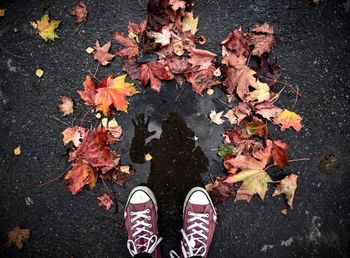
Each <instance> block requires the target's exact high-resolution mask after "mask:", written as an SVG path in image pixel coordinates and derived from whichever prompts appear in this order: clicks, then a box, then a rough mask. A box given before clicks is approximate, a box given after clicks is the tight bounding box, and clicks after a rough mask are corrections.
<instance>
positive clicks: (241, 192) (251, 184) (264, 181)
mask: <svg viewBox="0 0 350 258" xmlns="http://www.w3.org/2000/svg"><path fill="white" fill-rule="evenodd" d="M271 182H273V181H272V179H271V178H270V176H269V175H268V174H267V173H266V172H265V171H260V172H259V173H256V174H254V175H252V176H250V177H248V178H246V179H244V180H243V183H242V185H241V187H240V188H239V189H238V191H237V194H236V199H235V200H236V201H247V202H248V203H249V202H250V201H251V199H252V197H253V196H254V194H258V195H259V197H260V199H261V200H264V198H265V195H266V192H267V191H268V183H271Z"/></svg>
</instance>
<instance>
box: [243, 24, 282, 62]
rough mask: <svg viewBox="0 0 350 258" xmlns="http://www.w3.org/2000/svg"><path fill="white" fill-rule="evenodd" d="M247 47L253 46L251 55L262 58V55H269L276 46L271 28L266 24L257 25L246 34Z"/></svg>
mask: <svg viewBox="0 0 350 258" xmlns="http://www.w3.org/2000/svg"><path fill="white" fill-rule="evenodd" d="M247 40H248V44H249V46H254V48H253V51H252V55H257V56H262V55H263V54H264V53H266V52H267V53H269V52H271V50H272V49H273V47H274V46H275V44H276V39H275V36H274V35H273V27H272V26H270V25H269V24H267V23H264V24H262V25H257V26H255V27H254V28H253V29H251V30H250V33H247Z"/></svg>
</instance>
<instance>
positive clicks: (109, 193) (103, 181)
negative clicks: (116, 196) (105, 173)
mask: <svg viewBox="0 0 350 258" xmlns="http://www.w3.org/2000/svg"><path fill="white" fill-rule="evenodd" d="M101 179H102V183H103V185H104V187H105V189H106V191H107V193H108V195H109V196H112V194H111V192H110V191H109V189H108V187H107V185H106V183H105V180H104V179H103V178H101Z"/></svg>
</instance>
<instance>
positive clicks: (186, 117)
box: [0, 0, 350, 258]
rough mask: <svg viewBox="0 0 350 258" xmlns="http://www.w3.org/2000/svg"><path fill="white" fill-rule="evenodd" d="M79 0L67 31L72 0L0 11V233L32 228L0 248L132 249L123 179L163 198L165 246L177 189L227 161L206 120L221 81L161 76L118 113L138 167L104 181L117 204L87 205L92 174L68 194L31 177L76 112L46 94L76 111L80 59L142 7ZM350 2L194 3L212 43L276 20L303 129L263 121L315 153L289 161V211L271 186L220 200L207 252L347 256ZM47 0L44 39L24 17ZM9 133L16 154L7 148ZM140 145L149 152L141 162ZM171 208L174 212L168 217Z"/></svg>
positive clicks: (58, 163)
mask: <svg viewBox="0 0 350 258" xmlns="http://www.w3.org/2000/svg"><path fill="white" fill-rule="evenodd" d="M86 3H87V5H88V6H89V7H90V16H89V18H88V22H87V23H86V24H84V25H83V26H82V27H81V28H80V30H79V32H78V33H75V34H74V35H73V33H74V31H75V29H76V25H75V24H74V20H73V18H72V17H71V16H70V15H69V11H70V10H71V6H72V2H71V1H25V2H23V1H1V2H0V5H1V7H5V8H6V16H5V17H0V53H1V59H0V74H1V76H0V112H1V123H0V126H1V127H0V135H1V137H0V155H1V160H0V162H1V163H0V185H1V187H0V197H1V209H0V242H1V243H3V242H5V240H6V234H7V231H8V230H10V229H12V228H13V227H14V226H16V225H18V224H20V225H23V226H25V227H28V228H30V229H31V232H32V235H31V239H30V240H29V242H28V243H27V245H26V246H25V248H24V249H23V250H21V251H17V250H15V249H13V248H10V249H4V247H3V245H2V244H1V245H0V255H1V257H72V256H73V257H128V251H127V249H126V244H125V243H126V233H125V230H124V226H123V220H122V210H123V205H124V204H125V201H126V198H127V195H128V193H129V191H130V190H131V189H132V188H133V187H134V186H137V185H139V184H148V185H150V186H151V187H152V188H153V189H154V191H155V192H156V193H157V196H158V198H159V201H160V200H161V202H162V205H163V207H162V211H161V215H160V216H161V220H162V222H163V223H162V224H161V231H162V233H163V236H164V237H165V238H166V240H165V241H164V242H163V243H162V249H163V251H169V250H170V249H172V248H175V249H176V248H178V242H177V237H178V232H177V231H176V230H175V228H176V225H177V223H179V220H178V218H179V216H178V215H179V214H178V211H179V208H180V207H179V205H180V206H181V203H182V202H181V199H183V196H184V194H185V192H186V191H187V188H190V187H191V186H192V185H193V184H205V183H207V182H209V176H208V171H209V172H210V173H211V174H212V175H214V176H215V175H219V174H221V173H222V171H223V168H222V166H221V163H220V159H219V157H218V156H217V155H216V150H215V149H216V148H217V147H218V145H219V144H220V142H221V138H222V134H223V132H224V130H225V128H227V127H228V125H223V126H217V125H213V124H210V121H209V120H208V118H207V114H208V113H209V112H210V110H212V109H214V108H215V109H216V110H226V109H227V107H226V105H225V104H223V103H222V102H221V101H220V100H219V99H221V98H222V99H224V96H223V93H222V92H220V90H216V92H215V94H214V95H213V96H205V97H200V96H198V95H196V94H195V93H194V92H193V91H192V90H191V89H190V88H189V87H187V86H186V87H185V88H184V89H180V88H178V87H177V86H176V84H175V83H174V82H170V83H165V84H164V86H163V89H162V92H161V94H159V95H158V94H157V93H155V92H153V91H150V90H146V91H143V92H142V93H141V94H138V95H136V96H135V97H133V98H132V99H131V104H130V106H129V113H128V114H118V115H117V120H118V121H119V123H120V124H121V125H122V126H123V128H124V134H123V141H122V142H121V143H119V144H117V145H116V146H115V149H116V150H117V151H118V152H120V153H122V155H123V157H122V160H123V163H125V164H127V163H132V164H133V165H134V168H135V170H136V173H137V174H136V176H135V177H134V178H133V179H132V180H131V181H130V182H128V183H127V184H126V187H125V188H121V187H117V186H114V187H113V189H114V193H115V195H116V197H117V198H118V200H119V203H118V208H117V209H115V205H114V207H113V209H112V210H111V211H108V212H107V211H105V210H103V209H101V208H99V207H98V206H97V200H96V197H97V196H99V195H101V194H102V193H103V192H104V187H103V184H102V183H101V182H100V183H98V184H97V186H96V188H95V189H93V190H92V191H89V190H84V191H83V192H81V193H79V194H78V195H77V196H72V195H71V194H70V193H69V192H67V191H66V190H65V187H64V184H63V182H62V181H55V182H54V183H51V184H47V185H45V186H44V187H40V186H39V185H40V184H41V183H44V182H48V181H49V180H50V179H52V178H55V177H57V176H58V175H59V174H60V173H62V172H64V171H65V170H66V169H67V168H68V163H67V157H66V156H65V155H64V153H65V148H64V147H63V144H62V140H61V131H62V130H63V129H64V128H65V127H66V125H64V124H63V123H62V122H60V121H58V120H57V119H56V118H55V117H57V118H59V119H60V120H61V121H63V122H66V123H69V122H71V120H72V119H73V118H72V117H67V118H61V114H59V113H58V112H57V110H56V105H57V104H58V103H59V97H60V96H61V95H68V96H72V97H73V98H74V99H75V102H76V111H75V112H76V114H79V113H83V112H85V110H86V106H85V105H84V104H83V103H82V102H81V101H80V100H79V98H78V95H77V93H76V91H77V89H80V88H81V87H82V81H83V80H84V77H85V75H86V73H87V71H88V70H91V71H94V70H95V68H96V63H95V62H94V61H93V60H92V58H91V57H90V56H89V55H87V54H86V52H85V48H86V47H88V46H93V44H94V42H95V40H96V39H99V40H100V42H103V43H105V42H107V41H109V40H111V37H110V34H109V33H110V32H111V31H114V30H118V31H125V30H126V26H127V23H128V21H129V20H133V21H136V22H140V21H141V20H142V19H143V17H144V16H145V11H144V10H143V9H142V7H140V5H139V3H138V1H136V0H135V1H134V0H132V1H92V0H91V1H86ZM140 3H141V5H143V4H145V2H143V1H140ZM349 6H350V3H349V1H347V2H344V1H322V0H321V4H320V5H316V6H310V5H309V2H308V1H307V0H300V1H266V0H261V1H238V0H237V1H236V0H234V1H231V0H227V1H214V0H204V1H198V3H197V4H196V5H195V9H194V13H195V15H198V16H199V21H200V22H199V32H198V33H199V34H203V35H205V37H206V38H207V39H209V42H208V49H209V50H211V51H213V52H215V53H217V54H219V52H220V48H219V47H218V46H217V44H218V43H219V42H220V40H221V39H223V38H224V37H225V35H226V34H227V33H228V32H229V31H230V29H232V28H238V27H240V26H242V28H243V29H248V28H249V27H250V26H251V25H254V24H255V23H260V22H265V21H266V22H269V23H272V24H274V25H275V26H276V31H277V37H278V42H277V46H276V49H275V50H274V51H273V53H274V54H273V55H274V57H276V58H277V59H278V63H279V64H280V66H281V68H282V72H283V80H284V81H287V82H290V83H292V84H294V85H298V86H299V87H300V88H301V90H302V93H303V97H302V98H301V99H300V100H299V101H298V103H297V106H296V111H297V112H298V113H300V114H301V115H302V116H303V117H304V120H303V124H304V126H305V128H304V129H303V130H302V131H301V132H300V133H295V132H294V131H287V132H285V133H281V132H279V130H278V129H276V128H274V127H271V129H270V135H271V138H273V139H277V138H280V139H282V140H283V141H284V142H287V143H288V144H289V153H290V158H292V159H296V158H303V157H310V158H311V160H310V161H307V162H295V163H293V164H291V165H290V166H288V167H287V169H288V171H292V172H294V173H297V174H299V176H300V177H299V179H298V180H299V181H298V182H299V184H298V189H297V192H296V196H295V204H294V209H293V210H291V211H289V213H288V215H287V216H283V215H281V214H280V210H281V209H284V208H286V204H285V202H284V200H283V197H279V198H271V194H272V189H270V191H269V193H268V194H267V198H266V200H265V202H261V201H260V200H259V199H258V198H253V200H252V202H251V203H250V204H246V203H243V202H239V203H234V202H233V201H228V202H226V203H225V204H224V205H221V206H219V210H218V214H219V224H218V227H217V231H216V235H215V237H214V240H213V244H212V246H211V250H210V253H209V254H210V255H209V257H227V258H229V257H271V256H272V257H282V256H283V257H310V256H311V257H348V256H349V248H348V247H349V246H350V243H349V242H350V241H349V239H350V238H349V232H350V221H349V216H350V202H349V199H350V197H349V196H350V190H349V189H350V188H349V184H350V176H349V171H350V169H349V168H350V166H349V162H350V160H349V154H350V145H349V140H350V133H349V129H348V127H349V125H350V124H349V122H348V117H349V115H348V114H349V108H350V106H349V104H350V101H349V98H350V97H349V95H350V89H349V86H350V75H349V71H350V62H349V60H350V56H349V55H350V54H349V53H350V41H349V40H350V14H349ZM45 10H47V11H49V12H50V15H51V17H52V18H54V19H59V20H62V25H61V27H60V28H59V29H58V34H59V36H60V39H59V40H58V41H57V42H55V43H47V44H45V43H44V42H43V41H42V40H41V39H40V38H39V37H38V36H37V35H35V34H34V33H33V31H32V30H31V29H30V25H29V20H31V19H38V18H39V17H41V15H42V14H43V13H44V11H45ZM14 28H17V29H18V30H19V32H17V33H14V32H13V29H14ZM38 67H40V68H42V69H43V70H44V71H45V75H44V76H43V77H42V78H41V79H38V78H36V77H35V75H34V72H35V70H36V68H38ZM109 72H115V73H118V72H120V64H119V63H118V62H117V61H114V62H113V63H112V65H111V66H110V67H109V68H106V69H100V71H99V75H100V76H103V75H106V74H108V73H109ZM292 99H293V94H292V92H289V91H288V89H286V90H285V91H284V94H283V97H282V98H281V100H280V106H282V107H290V106H292V105H293V100H292ZM140 113H144V114H145V115H146V116H150V124H149V131H156V133H155V134H154V135H153V137H152V139H148V140H147V141H146V142H144V143H143V140H144V139H143V138H144V137H143V136H144V135H143V134H142V133H140V132H145V131H142V130H141V131H140V130H138V129H137V128H139V127H136V131H137V132H136V134H134V125H133V123H132V119H136V118H137V116H138V114H140ZM90 122H91V123H93V124H95V123H96V120H95V118H93V117H89V118H88V119H87V121H86V125H88V124H89V123H90ZM138 125H139V124H138ZM194 136H196V137H198V141H194V140H193V137H194ZM180 143H181V144H180ZM18 145H21V146H22V154H21V155H20V156H18V157H15V156H14V155H13V149H14V148H15V147H17V146H18ZM145 152H147V153H148V152H149V153H151V155H152V156H153V159H152V160H151V161H148V162H144V163H142V162H141V161H142V160H140V157H142V155H143V154H144V153H145ZM175 188H176V190H174V189H175ZM175 192H176V194H175ZM173 215H174V216H175V217H174V216H173ZM167 217H168V218H169V221H171V223H170V222H168V221H166V222H167V223H164V221H165V219H164V218H167ZM165 257H167V255H165Z"/></svg>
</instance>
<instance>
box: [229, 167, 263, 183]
mask: <svg viewBox="0 0 350 258" xmlns="http://www.w3.org/2000/svg"><path fill="white" fill-rule="evenodd" d="M258 173H261V170H259V169H249V170H242V171H241V172H239V173H237V174H234V175H232V176H228V177H227V178H226V180H225V182H226V183H229V184H232V183H237V182H240V181H244V180H246V179H247V178H249V177H251V176H254V175H256V174H258Z"/></svg>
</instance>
